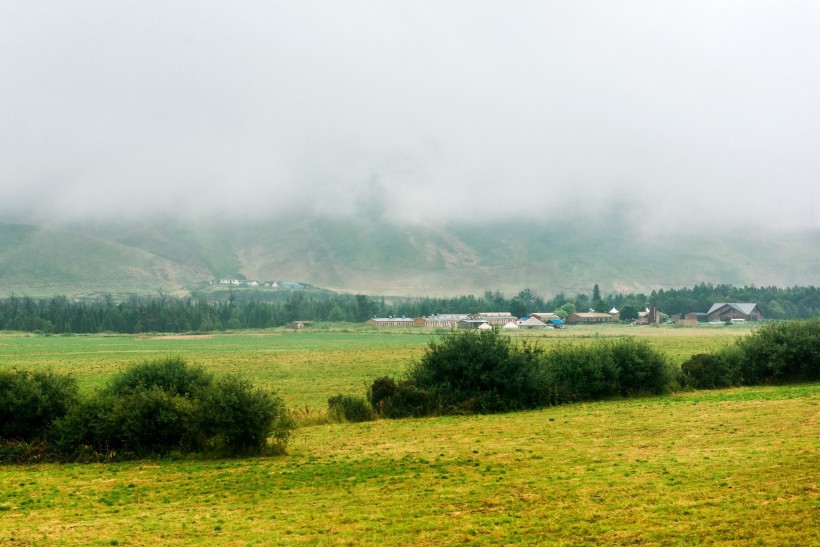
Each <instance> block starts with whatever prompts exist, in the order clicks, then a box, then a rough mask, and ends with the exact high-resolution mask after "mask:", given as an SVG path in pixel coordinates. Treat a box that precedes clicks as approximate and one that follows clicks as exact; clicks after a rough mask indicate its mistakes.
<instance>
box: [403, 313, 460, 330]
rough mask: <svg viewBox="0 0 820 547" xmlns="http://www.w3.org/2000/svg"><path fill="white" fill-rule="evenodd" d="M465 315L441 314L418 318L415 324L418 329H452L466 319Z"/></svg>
mask: <svg viewBox="0 0 820 547" xmlns="http://www.w3.org/2000/svg"><path fill="white" fill-rule="evenodd" d="M467 317H468V315H467V314H466V313H442V314H436V315H431V316H429V317H419V318H418V319H416V321H415V324H416V326H419V327H433V328H439V329H454V328H456V327H457V326H458V322H459V321H463V320H465V319H467Z"/></svg>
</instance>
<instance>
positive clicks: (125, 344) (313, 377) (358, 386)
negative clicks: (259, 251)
mask: <svg viewBox="0 0 820 547" xmlns="http://www.w3.org/2000/svg"><path fill="white" fill-rule="evenodd" d="M749 331H750V329H749V327H747V326H731V327H724V326H719V327H716V328H715V327H705V326H704V327H698V328H677V327H666V326H664V327H660V328H653V327H630V326H620V325H601V326H582V327H571V328H568V329H565V330H552V329H549V330H547V331H530V332H517V333H515V334H514V336H516V337H519V338H526V339H528V340H538V341H539V343H541V344H543V345H544V346H546V347H549V345H551V344H560V343H573V342H575V343H586V342H588V341H589V340H597V339H600V338H602V337H616V336H640V337H641V338H643V339H645V340H647V341H648V342H649V343H650V344H652V345H653V346H655V347H657V348H658V349H661V350H662V351H664V352H665V353H666V354H667V355H669V357H670V358H671V359H672V360H673V361H675V362H676V363H680V362H682V361H683V360H684V359H686V358H687V357H688V356H690V355H692V354H694V353H698V352H703V351H710V350H713V349H715V348H717V347H720V346H723V345H725V344H729V343H731V342H732V341H733V340H734V339H735V338H736V337H737V336H739V335H742V334H746V333H748V332H749ZM436 332H442V331H436V330H432V329H424V328H398V329H381V330H375V329H372V328H371V329H369V328H364V327H360V326H358V325H357V326H352V327H350V328H347V327H345V328H339V327H329V328H322V327H320V328H318V329H316V330H303V331H293V330H286V329H273V330H269V331H258V332H241V333H236V334H214V335H204V336H144V335H138V336H124V335H110V336H101V335H89V336H29V335H10V334H6V335H2V334H0V367H2V368H9V367H12V366H16V367H18V368H32V369H33V368H50V369H53V370H55V371H62V372H66V371H68V372H71V373H72V374H74V375H75V376H76V377H77V380H78V381H79V382H80V385H81V387H84V388H89V387H92V386H96V385H100V384H101V383H102V382H104V381H105V379H106V378H108V377H110V376H111V375H112V374H114V373H115V372H116V371H118V370H121V369H123V368H124V367H126V366H127V365H129V364H131V363H134V362H139V361H143V360H146V359H153V358H157V357H164V356H167V355H181V356H183V357H185V358H186V359H187V360H188V362H189V363H191V364H196V365H202V366H203V367H205V368H207V369H208V370H211V371H214V372H230V373H238V374H242V375H244V376H246V377H248V378H249V379H251V380H253V381H254V382H255V383H258V384H259V385H261V386H265V387H268V388H271V389H275V390H276V391H277V392H278V393H279V394H280V395H281V396H282V397H283V398H284V399H285V401H286V402H287V403H288V404H289V405H290V406H294V407H299V408H304V407H305V406H307V407H311V408H324V407H325V406H326V403H327V398H328V397H329V396H331V395H335V394H337V393H340V392H341V393H354V394H364V392H365V389H366V387H367V386H368V385H369V384H370V382H372V381H373V379H375V378H377V377H379V376H383V375H385V374H390V375H397V374H401V373H402V372H403V371H404V370H405V368H406V366H407V364H408V363H409V362H410V360H411V359H413V358H414V357H418V356H420V355H421V354H422V352H423V351H424V348H425V346H426V345H427V343H428V341H429V340H430V339H431V337H433V336H435V334H436Z"/></svg>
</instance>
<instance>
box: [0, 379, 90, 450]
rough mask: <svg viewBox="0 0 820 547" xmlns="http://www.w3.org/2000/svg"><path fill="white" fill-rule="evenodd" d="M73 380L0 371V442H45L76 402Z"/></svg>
mask: <svg viewBox="0 0 820 547" xmlns="http://www.w3.org/2000/svg"><path fill="white" fill-rule="evenodd" d="M78 397H79V391H78V389H77V382H76V381H75V380H74V378H72V377H70V376H65V375H59V374H54V373H53V372H29V371H20V370H11V371H0V441H3V440H9V439H14V440H18V441H26V442H31V441H34V440H37V439H40V440H42V439H45V438H46V437H47V436H48V432H49V429H50V427H51V425H52V424H53V422H54V421H55V420H57V419H58V418H60V417H62V416H64V415H65V414H66V412H68V410H69V409H70V408H71V407H72V406H73V405H74V404H75V403H76V402H77V400H78Z"/></svg>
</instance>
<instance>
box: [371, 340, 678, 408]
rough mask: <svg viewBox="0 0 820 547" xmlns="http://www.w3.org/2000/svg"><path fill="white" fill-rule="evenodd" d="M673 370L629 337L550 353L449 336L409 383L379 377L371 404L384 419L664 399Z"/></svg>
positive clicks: (433, 346)
mask: <svg viewBox="0 0 820 547" xmlns="http://www.w3.org/2000/svg"><path fill="white" fill-rule="evenodd" d="M676 378H677V374H676V370H675V368H674V367H673V366H672V365H670V364H669V362H668V360H667V359H666V358H665V356H664V355H663V354H662V353H660V352H658V351H656V350H654V349H653V348H652V347H651V346H649V345H648V344H646V343H645V342H641V341H637V340H634V339H631V338H626V339H619V340H614V341H603V342H600V343H596V344H592V345H584V346H579V345H573V344H566V345H561V346H558V347H556V348H554V349H552V350H550V351H546V350H544V349H543V348H541V347H539V346H537V345H533V344H529V343H527V342H523V343H520V344H516V343H514V342H513V341H512V340H511V339H510V338H509V337H507V336H503V335H501V334H500V333H499V332H498V331H497V330H492V331H483V332H481V331H452V332H450V333H449V334H447V335H445V336H444V337H442V338H441V339H439V340H434V341H432V342H430V344H429V345H428V347H427V349H426V351H425V353H424V355H423V356H422V357H421V359H419V360H418V361H416V362H414V363H412V364H411V367H410V369H409V372H408V374H407V377H406V378H405V379H403V380H400V381H396V380H395V379H393V378H390V377H384V378H378V379H377V380H375V381H374V382H373V384H372V385H371V387H370V389H369V392H368V398H369V400H370V403H371V405H372V407H373V408H374V409H375V410H376V411H377V412H378V413H379V414H380V415H382V416H385V417H405V416H422V415H425V414H431V413H452V412H480V413H487V412H504V411H513V410H523V409H531V408H539V407H542V406H546V405H554V404H562V403H568V402H573V401H589V400H596V399H603V398H608V397H615V396H625V397H626V396H633V395H641V394H657V393H662V392H664V391H665V390H667V389H669V388H670V387H672V386H673V385H675V382H676Z"/></svg>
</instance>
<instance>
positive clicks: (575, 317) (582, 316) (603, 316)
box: [567, 312, 615, 325]
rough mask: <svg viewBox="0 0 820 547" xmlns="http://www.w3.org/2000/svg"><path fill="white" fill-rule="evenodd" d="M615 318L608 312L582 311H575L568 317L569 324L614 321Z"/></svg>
mask: <svg viewBox="0 0 820 547" xmlns="http://www.w3.org/2000/svg"><path fill="white" fill-rule="evenodd" d="M614 322H615V318H614V317H612V316H611V315H609V314H608V313H598V312H589V313H587V312H581V313H573V314H572V315H570V316H569V317H567V324H569V325H597V324H599V323H614Z"/></svg>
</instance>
